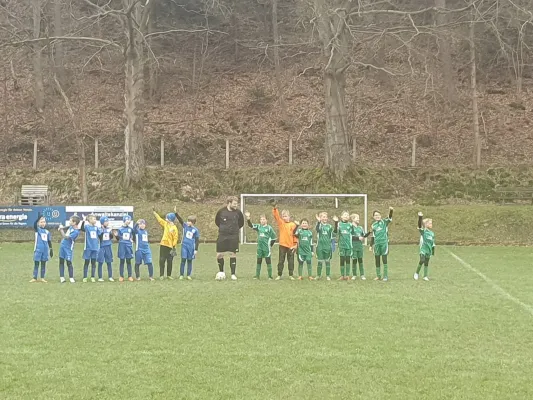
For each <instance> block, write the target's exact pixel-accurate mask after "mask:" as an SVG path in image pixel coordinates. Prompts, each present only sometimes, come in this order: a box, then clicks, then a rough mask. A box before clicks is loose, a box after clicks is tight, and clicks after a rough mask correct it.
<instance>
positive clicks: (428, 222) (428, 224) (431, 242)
mask: <svg viewBox="0 0 533 400" xmlns="http://www.w3.org/2000/svg"><path fill="white" fill-rule="evenodd" d="M423 218H424V214H422V213H421V212H419V213H418V232H420V261H419V262H418V267H417V268H416V272H415V275H414V278H415V281H417V280H418V277H419V275H418V274H419V273H420V270H421V269H422V265H424V278H423V279H424V280H425V281H429V277H428V270H429V260H430V258H431V256H434V255H435V233H434V232H433V231H432V230H431V228H433V220H432V219H430V218H426V219H423Z"/></svg>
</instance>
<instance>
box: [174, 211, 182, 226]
mask: <svg viewBox="0 0 533 400" xmlns="http://www.w3.org/2000/svg"><path fill="white" fill-rule="evenodd" d="M174 214H176V219H177V220H178V222H179V223H180V225H181V226H183V224H185V221H184V220H183V218H181V216H180V215H179V214H178V212H177V211H176V212H175V213H174Z"/></svg>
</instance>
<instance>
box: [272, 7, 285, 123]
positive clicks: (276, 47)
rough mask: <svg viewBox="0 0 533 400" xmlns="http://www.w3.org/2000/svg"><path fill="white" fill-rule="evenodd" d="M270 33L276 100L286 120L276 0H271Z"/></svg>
mask: <svg viewBox="0 0 533 400" xmlns="http://www.w3.org/2000/svg"><path fill="white" fill-rule="evenodd" d="M272 34H273V36H274V70H275V75H276V86H277V89H278V101H279V105H280V109H281V119H282V120H286V119H287V118H286V112H285V111H286V110H285V101H284V100H283V83H282V82H281V67H280V64H279V29H278V0H272Z"/></svg>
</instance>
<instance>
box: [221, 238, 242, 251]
mask: <svg viewBox="0 0 533 400" xmlns="http://www.w3.org/2000/svg"><path fill="white" fill-rule="evenodd" d="M238 252H239V237H238V236H237V237H219V238H218V239H217V253H238Z"/></svg>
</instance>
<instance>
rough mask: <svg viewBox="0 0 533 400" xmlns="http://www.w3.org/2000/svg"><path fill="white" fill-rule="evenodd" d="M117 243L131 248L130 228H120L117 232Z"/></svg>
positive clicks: (131, 231) (131, 232) (131, 229)
mask: <svg viewBox="0 0 533 400" xmlns="http://www.w3.org/2000/svg"><path fill="white" fill-rule="evenodd" d="M117 236H118V242H119V244H121V245H126V246H131V247H132V248H133V243H132V239H133V228H132V227H130V226H121V227H120V228H119V230H118V235H117Z"/></svg>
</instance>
